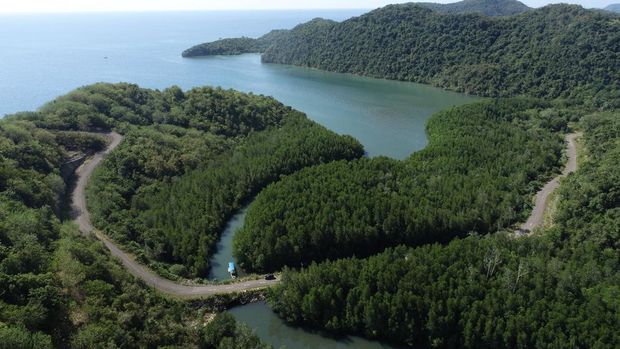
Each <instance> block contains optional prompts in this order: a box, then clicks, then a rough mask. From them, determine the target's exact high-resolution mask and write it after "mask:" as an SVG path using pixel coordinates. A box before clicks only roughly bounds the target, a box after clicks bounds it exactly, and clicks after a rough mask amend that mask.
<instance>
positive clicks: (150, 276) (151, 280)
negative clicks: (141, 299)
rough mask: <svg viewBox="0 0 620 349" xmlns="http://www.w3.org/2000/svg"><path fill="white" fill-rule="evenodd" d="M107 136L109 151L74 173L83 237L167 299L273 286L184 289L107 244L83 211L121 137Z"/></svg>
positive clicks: (262, 282) (256, 283)
mask: <svg viewBox="0 0 620 349" xmlns="http://www.w3.org/2000/svg"><path fill="white" fill-rule="evenodd" d="M106 136H107V137H108V138H109V139H110V144H109V145H108V147H107V148H106V149H105V150H104V151H101V152H99V153H97V154H95V155H94V156H93V157H92V158H91V159H89V160H88V161H86V162H85V163H84V164H83V165H82V166H80V168H79V169H78V170H77V171H76V176H77V182H76V185H75V189H74V190H73V195H72V200H73V205H72V209H73V212H74V213H75V217H76V218H75V221H76V223H77V224H78V226H79V228H80V231H81V232H82V234H84V235H89V234H91V233H93V232H94V235H95V236H96V237H97V238H98V239H99V240H101V241H102V242H103V244H104V245H105V246H106V247H107V248H108V250H110V252H111V253H112V255H113V256H115V257H117V258H118V259H120V260H121V262H122V263H123V266H124V267H125V268H126V269H127V271H128V272H129V273H131V274H132V275H133V276H135V277H137V278H139V279H141V280H142V281H144V282H145V283H146V284H147V285H149V286H151V287H153V288H155V289H157V290H159V291H161V292H163V293H166V294H169V295H174V296H180V297H200V296H210V295H217V294H228V293H236V292H241V291H247V290H254V289H261V288H266V287H269V286H272V285H274V284H276V283H277V282H278V281H279V280H263V279H260V280H248V281H241V282H236V283H230V284H213V285H199V286H187V285H181V284H177V283H175V282H173V281H170V280H168V279H165V278H162V277H161V276H159V275H157V274H155V273H154V272H153V271H151V270H149V269H148V268H146V267H145V266H143V265H141V264H140V263H138V262H137V261H136V260H135V259H134V258H133V257H132V256H131V255H129V254H127V253H125V252H124V251H123V250H121V249H120V248H119V247H118V246H117V245H116V244H115V243H114V242H113V241H112V240H110V239H109V238H108V237H107V236H105V234H103V233H102V232H100V231H99V230H97V229H95V228H94V227H93V225H92V223H91V221H90V213H89V212H88V209H87V208H86V197H85V189H86V184H87V183H88V180H89V179H90V176H91V175H92V173H93V170H94V169H95V168H97V166H98V165H99V164H100V163H101V161H102V160H103V159H104V157H105V156H106V155H107V154H109V153H110V152H111V151H112V150H114V148H116V147H117V146H118V145H119V144H120V143H121V141H122V140H123V137H122V136H121V135H120V134H118V133H116V132H110V133H107V134H106Z"/></svg>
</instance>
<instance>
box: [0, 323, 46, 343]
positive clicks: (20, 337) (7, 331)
mask: <svg viewBox="0 0 620 349" xmlns="http://www.w3.org/2000/svg"><path fill="white" fill-rule="evenodd" d="M47 348H52V340H51V338H50V336H48V335H46V334H43V333H40V332H36V333H33V332H28V331H27V330H25V329H23V328H19V327H12V326H6V325H3V324H2V323H0V349H47Z"/></svg>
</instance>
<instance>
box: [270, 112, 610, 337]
mask: <svg viewBox="0 0 620 349" xmlns="http://www.w3.org/2000/svg"><path fill="white" fill-rule="evenodd" d="M582 126H583V129H584V132H585V137H586V138H585V141H586V147H587V151H588V158H587V160H585V161H584V162H582V163H580V169H579V170H578V172H577V173H575V174H574V175H571V176H569V178H568V179H567V180H565V181H563V183H562V189H561V191H560V192H559V195H560V200H559V202H560V205H559V207H558V214H557V216H556V226H555V227H553V228H552V229H551V230H550V231H548V232H547V233H546V234H545V235H543V236H539V237H532V238H521V239H515V238H513V237H509V236H507V235H504V234H496V235H490V236H485V237H480V236H470V237H467V238H464V239H456V240H453V241H451V242H450V243H448V244H447V245H443V246H442V245H437V244H435V245H426V246H423V247H419V248H408V247H403V246H401V247H396V248H393V249H388V250H386V251H384V252H382V253H380V254H378V255H376V256H373V257H370V258H367V259H356V258H351V259H344V260H338V261H334V262H324V263H321V264H312V265H311V266H310V267H309V268H307V269H305V270H302V271H299V272H295V271H291V270H289V271H287V272H285V274H284V276H283V283H282V284H281V285H280V286H278V287H277V288H275V289H273V290H272V292H271V295H270V298H271V302H272V305H273V307H274V309H275V310H276V311H277V312H278V313H279V314H280V315H281V316H283V317H284V318H285V319H286V320H287V321H290V322H292V323H296V324H304V325H307V326H312V327H318V328H324V329H328V330H330V331H332V332H336V333H358V334H361V335H364V336H367V337H371V338H382V339H385V340H388V341H391V342H395V343H399V344H403V345H407V346H412V347H418V346H422V347H438V348H500V347H501V348H543V347H544V348H616V347H618V343H620V336H619V334H618V331H617V328H618V327H619V326H620V318H619V317H618V314H619V311H620V301H619V300H620V288H619V287H618V285H619V284H620V272H619V270H620V254H619V253H618V251H619V250H618V245H617V241H618V236H619V235H618V234H619V233H620V215H619V214H618V212H619V211H618V210H619V208H620V181H619V180H618V179H617V173H618V172H620V171H619V169H618V164H620V161H619V156H620V142H619V141H618V140H619V139H620V115H619V114H618V113H617V112H615V113H608V114H596V115H592V116H589V117H587V118H585V119H584V120H583V125H582Z"/></svg>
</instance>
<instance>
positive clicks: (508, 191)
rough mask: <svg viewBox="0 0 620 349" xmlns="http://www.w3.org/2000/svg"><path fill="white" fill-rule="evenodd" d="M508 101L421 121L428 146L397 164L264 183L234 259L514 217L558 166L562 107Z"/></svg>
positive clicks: (340, 247)
mask: <svg viewBox="0 0 620 349" xmlns="http://www.w3.org/2000/svg"><path fill="white" fill-rule="evenodd" d="M551 108H552V105H551V104H550V103H546V102H541V101H534V100H521V99H508V100H494V101H484V102H480V103H474V104H469V105H465V106H460V107H455V108H452V109H448V110H446V111H442V112H439V113H437V114H435V115H433V116H432V117H431V118H430V120H429V122H428V136H429V144H428V146H427V147H426V148H425V149H424V150H422V151H420V152H417V153H414V154H413V155H412V156H411V157H410V158H408V159H407V160H405V161H402V162H401V161H396V160H391V159H386V158H374V159H361V160H358V161H354V162H344V161H340V162H335V163H331V164H327V165H322V166H317V167H313V168H309V169H306V170H302V171H300V172H298V173H296V174H294V175H292V176H290V177H287V178H284V179H283V180H282V181H280V182H278V183H275V184H273V185H271V186H269V187H267V188H266V189H265V190H263V191H262V192H261V193H260V194H259V195H258V196H257V198H256V200H255V201H254V202H253V203H252V205H250V208H249V210H248V214H247V217H246V221H245V226H244V228H243V229H242V230H240V231H239V232H238V233H237V234H236V235H235V242H234V243H235V245H234V247H235V254H236V256H237V258H238V261H239V264H240V265H241V266H242V267H244V268H248V269H250V270H258V271H274V270H279V269H280V268H281V267H282V266H284V265H289V266H300V265H303V264H306V265H307V264H309V263H310V262H312V261H318V260H324V259H328V258H329V259H336V258H341V257H348V256H352V255H356V256H368V255H371V254H374V253H377V252H380V251H382V250H383V249H384V248H385V247H388V246H395V245H398V244H402V243H405V244H408V245H421V244H425V243H429V242H436V241H448V240H449V239H451V238H453V237H454V236H459V235H464V234H467V233H468V232H470V231H476V232H480V233H487V232H493V231H496V230H498V229H501V228H503V227H506V226H509V225H511V224H513V223H514V222H515V221H517V220H519V219H523V218H524V217H525V214H526V213H527V212H528V211H529V207H530V202H531V197H532V195H533V193H534V192H535V191H536V190H537V189H538V188H539V187H540V185H541V183H542V180H545V179H546V178H548V176H549V175H550V174H551V172H553V171H554V170H557V169H558V167H559V166H558V165H559V159H560V155H561V151H562V148H563V147H562V141H561V139H562V137H561V136H560V135H558V134H557V133H556V132H558V131H561V130H562V129H564V128H565V127H566V122H567V119H566V118H567V117H568V116H569V115H568V114H566V113H561V112H558V111H557V110H553V109H551Z"/></svg>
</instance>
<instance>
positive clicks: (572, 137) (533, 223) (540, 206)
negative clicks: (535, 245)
mask: <svg viewBox="0 0 620 349" xmlns="http://www.w3.org/2000/svg"><path fill="white" fill-rule="evenodd" d="M580 136H581V133H571V134H568V135H566V138H565V141H566V156H567V157H568V161H567V162H566V166H565V167H564V170H562V174H560V175H559V176H557V177H555V178H553V179H552V180H551V181H549V182H548V183H547V184H545V186H544V187H543V188H542V189H541V190H540V191H539V192H538V193H536V204H535V205H534V208H533V209H532V213H531V214H530V216H529V218H528V219H527V221H526V222H525V223H523V224H522V225H521V226H520V227H519V230H517V234H518V235H524V234H528V233H530V232H532V231H533V230H534V229H536V228H539V227H540V226H542V223H543V219H544V217H545V210H546V209H547V206H548V204H549V202H548V201H549V196H550V195H551V193H553V192H554V191H555V190H556V189H557V188H558V187H559V186H560V179H561V178H562V177H565V176H567V175H568V174H569V173H572V172H575V171H576V170H577V147H576V144H575V141H576V140H577V138H579V137H580Z"/></svg>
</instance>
